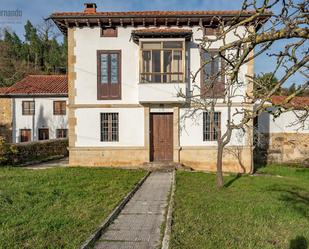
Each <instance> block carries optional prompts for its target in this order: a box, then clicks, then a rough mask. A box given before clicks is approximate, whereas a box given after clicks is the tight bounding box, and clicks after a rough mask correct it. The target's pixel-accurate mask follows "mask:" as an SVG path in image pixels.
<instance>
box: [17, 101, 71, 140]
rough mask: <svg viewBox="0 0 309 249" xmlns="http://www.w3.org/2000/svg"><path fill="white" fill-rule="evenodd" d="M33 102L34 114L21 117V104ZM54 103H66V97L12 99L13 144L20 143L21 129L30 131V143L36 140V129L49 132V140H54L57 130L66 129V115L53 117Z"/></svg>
mask: <svg viewBox="0 0 309 249" xmlns="http://www.w3.org/2000/svg"><path fill="white" fill-rule="evenodd" d="M23 101H34V103H35V114H34V115H23V112H22V102H23ZM54 101H66V102H67V97H18V98H12V102H13V105H12V108H13V142H15V143H18V142H20V131H21V129H30V130H31V141H37V140H38V129H41V128H45V129H48V130H49V139H54V138H56V130H57V129H67V128H68V118H67V111H66V115H54V109H53V103H54Z"/></svg>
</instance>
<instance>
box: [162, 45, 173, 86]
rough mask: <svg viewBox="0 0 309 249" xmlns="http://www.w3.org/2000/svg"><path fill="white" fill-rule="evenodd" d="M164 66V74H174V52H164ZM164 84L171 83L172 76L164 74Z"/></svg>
mask: <svg viewBox="0 0 309 249" xmlns="http://www.w3.org/2000/svg"><path fill="white" fill-rule="evenodd" d="M163 66H164V68H163V72H164V73H171V72H172V51H169V50H164V59H163ZM163 82H171V74H164V75H163Z"/></svg>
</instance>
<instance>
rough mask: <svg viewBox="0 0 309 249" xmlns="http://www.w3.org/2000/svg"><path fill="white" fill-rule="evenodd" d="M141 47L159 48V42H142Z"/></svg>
mask: <svg viewBox="0 0 309 249" xmlns="http://www.w3.org/2000/svg"><path fill="white" fill-rule="evenodd" d="M143 49H161V43H160V42H144V43H143Z"/></svg>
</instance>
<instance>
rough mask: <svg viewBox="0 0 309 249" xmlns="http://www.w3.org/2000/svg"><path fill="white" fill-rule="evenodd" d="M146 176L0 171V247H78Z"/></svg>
mask: <svg viewBox="0 0 309 249" xmlns="http://www.w3.org/2000/svg"><path fill="white" fill-rule="evenodd" d="M145 174H146V173H145V172H144V171H141V170H120V169H102V168H101V169H93V168H53V169H46V170H27V169H20V168H0V248H78V247H79V246H80V245H81V244H82V243H83V242H84V241H85V239H87V238H88V236H89V235H90V234H91V233H92V232H93V231H94V230H95V229H96V228H97V226H98V225H99V224H100V223H101V222H102V221H103V220H104V219H105V218H106V217H107V216H108V215H109V213H110V212H111V211H112V210H113V209H114V208H115V207H116V206H117V204H118V203H119V202H120V201H121V199H122V198H123V197H124V196H125V195H126V194H127V193H128V192H129V191H130V190H131V189H132V188H133V186H134V185H135V184H136V183H137V182H138V181H139V180H140V179H141V178H142V177H143V176H144V175H145Z"/></svg>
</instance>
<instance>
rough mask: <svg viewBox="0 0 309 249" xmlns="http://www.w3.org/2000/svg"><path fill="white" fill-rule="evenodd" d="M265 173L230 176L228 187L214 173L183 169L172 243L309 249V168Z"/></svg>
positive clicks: (277, 168) (186, 248)
mask: <svg viewBox="0 0 309 249" xmlns="http://www.w3.org/2000/svg"><path fill="white" fill-rule="evenodd" d="M259 172H260V173H265V174H268V175H265V176H242V177H235V176H230V177H226V178H225V183H226V187H225V188H224V189H222V190H217V188H216V187H215V175H213V174H206V173H190V172H181V171H180V172H177V176H176V186H177V188H176V193H175V210H174V213H173V215H174V223H173V227H172V241H171V248H172V249H176V248H177V249H179V248H184V249H190V248H192V249H193V248H194V249H198V248H215V249H217V248H220V249H224V248H229V249H230V248H235V249H236V248H237V249H241V248H245V249H248V248H259V249H260V248H278V249H279V248H280V249H281V248H287V249H307V248H308V245H309V169H304V168H302V169H300V168H287V167H280V166H272V167H265V168H261V169H260V170H259ZM271 175H274V176H271ZM278 175H279V176H282V177H278Z"/></svg>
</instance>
